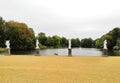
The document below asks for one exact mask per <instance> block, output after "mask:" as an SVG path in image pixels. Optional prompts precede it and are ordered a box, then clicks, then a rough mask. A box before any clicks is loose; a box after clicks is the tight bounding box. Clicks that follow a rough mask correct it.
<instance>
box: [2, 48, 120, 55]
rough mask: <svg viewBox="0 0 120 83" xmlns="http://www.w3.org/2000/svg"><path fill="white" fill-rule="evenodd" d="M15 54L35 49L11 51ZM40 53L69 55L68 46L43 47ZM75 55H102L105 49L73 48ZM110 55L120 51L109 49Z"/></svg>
mask: <svg viewBox="0 0 120 83" xmlns="http://www.w3.org/2000/svg"><path fill="white" fill-rule="evenodd" d="M4 54H6V53H5V52H4V53H0V55H4ZM11 54H13V55H34V54H35V50H19V51H11ZM40 54H41V55H42V56H43V55H50V56H52V55H54V54H58V56H67V55H68V49H67V48H58V49H41V50H40ZM72 55H73V56H102V55H103V51H102V50H100V49H96V48H73V49H72ZM108 55H112V56H115V55H120V52H112V51H109V52H108Z"/></svg>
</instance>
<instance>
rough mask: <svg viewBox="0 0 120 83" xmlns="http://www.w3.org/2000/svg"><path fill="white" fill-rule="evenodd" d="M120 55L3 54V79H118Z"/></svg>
mask: <svg viewBox="0 0 120 83" xmlns="http://www.w3.org/2000/svg"><path fill="white" fill-rule="evenodd" d="M119 82H120V57H62V56H60V57H59V56H0V83H119Z"/></svg>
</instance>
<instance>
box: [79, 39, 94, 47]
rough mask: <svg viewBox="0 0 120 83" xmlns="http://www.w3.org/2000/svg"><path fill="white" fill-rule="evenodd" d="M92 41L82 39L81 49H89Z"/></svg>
mask: <svg viewBox="0 0 120 83" xmlns="http://www.w3.org/2000/svg"><path fill="white" fill-rule="evenodd" d="M92 42H93V40H92V39H91V38H84V39H82V40H81V47H85V48H91V47H92Z"/></svg>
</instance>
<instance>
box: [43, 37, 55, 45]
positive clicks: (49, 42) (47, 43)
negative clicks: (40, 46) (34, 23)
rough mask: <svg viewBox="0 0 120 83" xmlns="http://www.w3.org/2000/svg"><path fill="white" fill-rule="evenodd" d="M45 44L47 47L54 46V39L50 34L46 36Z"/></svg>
mask: <svg viewBox="0 0 120 83" xmlns="http://www.w3.org/2000/svg"><path fill="white" fill-rule="evenodd" d="M45 45H46V46H48V47H53V46H54V39H53V38H52V37H50V36H48V37H47V40H46V42H45Z"/></svg>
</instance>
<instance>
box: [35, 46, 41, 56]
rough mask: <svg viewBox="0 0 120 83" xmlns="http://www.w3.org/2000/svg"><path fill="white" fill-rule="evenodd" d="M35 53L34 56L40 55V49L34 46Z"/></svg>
mask: <svg viewBox="0 0 120 83" xmlns="http://www.w3.org/2000/svg"><path fill="white" fill-rule="evenodd" d="M35 51H36V54H35V56H39V55H40V49H39V48H36V50H35Z"/></svg>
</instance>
